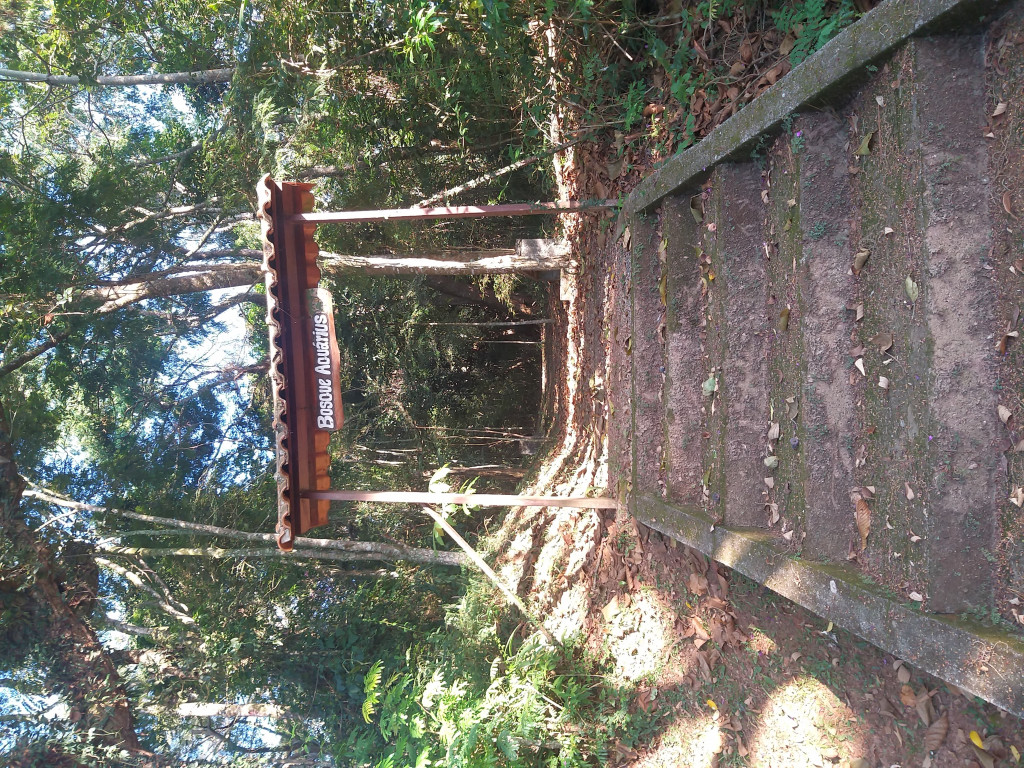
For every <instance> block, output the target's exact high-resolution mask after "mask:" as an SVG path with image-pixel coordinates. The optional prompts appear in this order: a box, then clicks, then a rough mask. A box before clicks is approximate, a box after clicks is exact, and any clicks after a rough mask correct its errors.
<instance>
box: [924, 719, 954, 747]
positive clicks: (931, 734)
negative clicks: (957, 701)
mask: <svg viewBox="0 0 1024 768" xmlns="http://www.w3.org/2000/svg"><path fill="white" fill-rule="evenodd" d="M948 731H949V712H943V713H942V717H940V718H939V719H938V720H936V721H935V722H934V723H932V724H931V725H930V726H928V730H927V731H926V732H925V734H924V748H925V750H927V751H928V752H935V751H936V750H938V748H939V747H941V746H942V742H944V741H945V740H946V733H947V732H948Z"/></svg>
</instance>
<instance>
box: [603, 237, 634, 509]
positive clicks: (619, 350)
mask: <svg viewBox="0 0 1024 768" xmlns="http://www.w3.org/2000/svg"><path fill="white" fill-rule="evenodd" d="M608 250H609V254H608V257H607V258H608V264H609V269H610V270H611V275H610V276H609V279H608V283H607V285H608V295H607V297H606V301H605V324H604V334H603V337H602V338H601V342H602V343H604V344H606V345H607V347H608V371H607V375H606V376H605V397H606V403H607V412H608V421H607V430H608V483H609V486H610V488H611V489H612V491H613V492H614V494H615V496H616V497H617V498H620V499H622V498H625V497H626V496H627V495H628V494H629V493H630V491H631V490H632V485H633V437H632V435H633V396H632V392H633V383H632V378H633V368H632V360H631V353H632V345H633V342H632V327H633V306H632V303H631V301H630V294H629V292H630V283H631V281H632V267H631V263H630V255H629V250H628V249H626V248H624V247H623V246H622V242H621V240H618V241H616V242H614V243H611V244H610V245H609V246H608ZM595 385H596V382H595Z"/></svg>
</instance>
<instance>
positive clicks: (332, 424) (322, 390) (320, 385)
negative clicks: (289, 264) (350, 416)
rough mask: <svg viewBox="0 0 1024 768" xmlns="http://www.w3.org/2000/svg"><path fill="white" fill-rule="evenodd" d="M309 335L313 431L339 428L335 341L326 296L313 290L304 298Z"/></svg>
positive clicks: (339, 413) (327, 296)
mask: <svg viewBox="0 0 1024 768" xmlns="http://www.w3.org/2000/svg"><path fill="white" fill-rule="evenodd" d="M307 300H308V302H309V305H308V306H309V309H310V314H309V318H310V320H312V325H313V334H312V339H311V341H312V343H313V347H312V350H313V359H312V361H311V362H312V363H313V403H312V405H313V408H314V411H315V413H316V428H317V429H322V430H328V431H333V430H336V429H339V428H340V427H341V418H342V416H341V402H340V398H341V393H340V389H339V387H338V385H337V378H338V371H336V370H335V367H336V366H337V355H338V353H337V342H335V341H334V323H333V317H332V316H331V312H332V311H333V310H332V308H331V299H330V294H328V293H327V291H325V290H323V289H314V290H311V291H310V292H309V296H308V299H307Z"/></svg>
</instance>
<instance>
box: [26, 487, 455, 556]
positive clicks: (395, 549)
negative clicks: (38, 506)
mask: <svg viewBox="0 0 1024 768" xmlns="http://www.w3.org/2000/svg"><path fill="white" fill-rule="evenodd" d="M25 495H27V496H29V497H31V498H35V499H39V500H40V501H45V502H47V503H49V504H55V505H57V506H59V507H64V508H65V509H78V510H81V511H83V512H100V513H105V514H116V515H120V516H121V517H127V518H129V519H131V520H138V521H139V522H143V523H155V524H158V525H166V526H168V527H170V528H179V529H182V530H187V531H194V532H195V533H201V534H206V535H211V536H223V537H224V538H227V539H235V540H238V541H252V542H259V543H267V544H276V543H277V537H276V536H275V535H274V534H272V533H252V532H250V531H238V530H235V529H234V528H223V527H221V526H219V525H206V524H205V523H193V522H191V521H189V520H177V519H175V518H173V517H159V516H157V515H147V514H144V513H142V512H133V511H131V510H127V509H116V508H107V507H100V506H96V505H95V504H83V503H81V502H78V501H72V500H71V499H64V498H61V497H59V496H57V495H55V494H53V493H52V492H50V491H46V490H43V489H33V490H30V491H26V492H25ZM295 547H296V549H295V551H293V552H280V551H279V550H276V549H275V550H264V549H220V548H218V547H207V548H177V549H175V548H167V549H164V548H157V549H135V548H129V547H106V548H104V549H103V550H102V551H104V552H107V553H110V554H137V555H146V554H153V555H182V556H207V557H214V558H225V557H250V556H251V557H267V556H272V557H277V556H279V555H285V556H287V557H289V558H293V559H294V558H298V559H303V558H311V559H314V560H318V559H319V560H341V561H351V560H383V561H388V562H395V561H400V560H408V561H410V562H415V563H423V564H426V565H453V566H461V565H465V562H464V559H463V558H462V555H461V554H460V553H458V552H437V551H435V550H432V549H419V548H417V547H406V546H402V545H398V544H382V543H380V542H376V541H352V540H349V539H311V538H307V537H305V536H298V537H296V539H295ZM268 553H269V555H268Z"/></svg>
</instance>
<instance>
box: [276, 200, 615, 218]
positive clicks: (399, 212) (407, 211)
mask: <svg viewBox="0 0 1024 768" xmlns="http://www.w3.org/2000/svg"><path fill="white" fill-rule="evenodd" d="M618 205H619V202H618V201H617V200H570V201H568V202H564V203H505V204H502V205H454V206H445V207H439V208H390V209H384V210H379V211H322V212H320V213H296V214H293V215H291V216H289V217H288V220H289V221H291V222H303V223H305V224H327V223H335V222H355V221H400V220H403V219H484V218H489V217H492V216H541V215H544V214H548V213H573V212H576V211H586V210H601V209H604V208H615V207H617V206H618Z"/></svg>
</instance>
